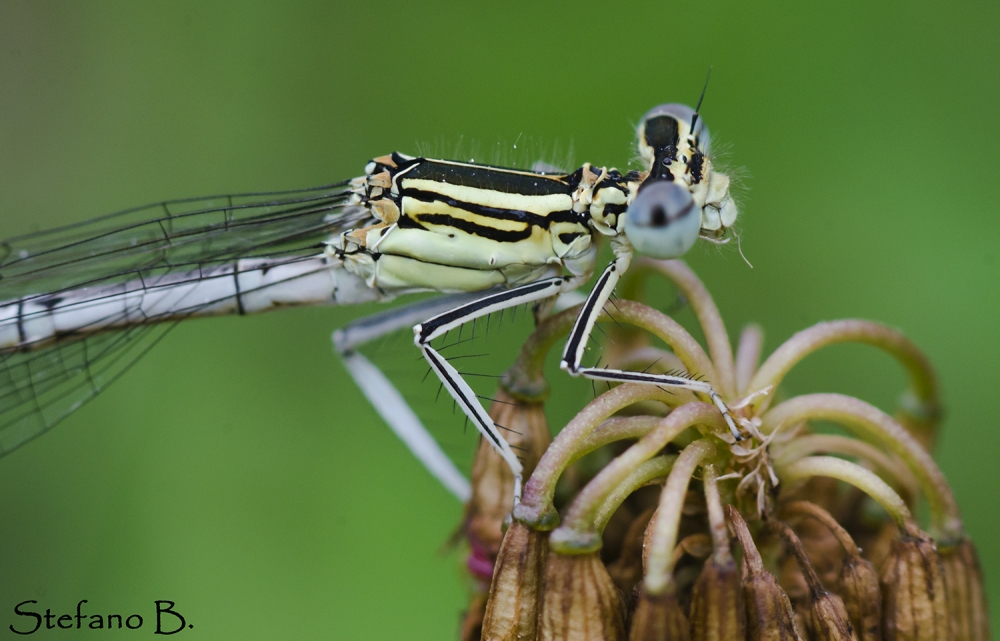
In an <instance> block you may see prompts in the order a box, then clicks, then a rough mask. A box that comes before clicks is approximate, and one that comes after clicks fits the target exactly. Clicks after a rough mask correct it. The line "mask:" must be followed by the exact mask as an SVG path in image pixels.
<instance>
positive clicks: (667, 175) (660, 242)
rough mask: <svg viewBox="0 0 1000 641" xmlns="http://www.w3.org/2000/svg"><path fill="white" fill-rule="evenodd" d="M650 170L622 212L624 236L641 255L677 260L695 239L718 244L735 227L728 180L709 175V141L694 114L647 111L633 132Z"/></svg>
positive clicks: (668, 107) (673, 108)
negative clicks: (700, 238)
mask: <svg viewBox="0 0 1000 641" xmlns="http://www.w3.org/2000/svg"><path fill="white" fill-rule="evenodd" d="M636 137H637V138H638V150H639V156H640V157H641V158H642V161H643V163H644V164H645V165H646V166H647V167H648V168H649V171H648V173H647V174H646V176H645V178H644V180H643V182H642V184H641V185H639V188H638V193H637V194H636V196H635V198H634V200H633V201H632V203H631V204H630V205H629V208H628V210H627V213H626V232H625V233H626V236H628V239H629V240H630V241H631V242H632V245H633V246H634V247H635V249H636V250H638V251H639V252H641V253H644V254H646V255H648V256H652V257H656V258H676V257H678V256H680V255H682V254H683V253H684V252H686V251H687V250H688V249H690V248H691V246H692V245H694V241H695V240H697V239H698V236H699V235H700V236H704V237H706V238H709V239H718V238H720V237H721V236H723V235H725V232H726V230H727V229H728V228H729V227H731V226H732V225H733V223H735V222H736V216H737V208H736V204H735V203H734V202H733V199H732V197H731V196H730V194H729V178H728V177H727V176H726V175H725V174H721V173H718V172H716V171H713V167H712V161H711V159H710V158H709V157H708V152H709V145H710V142H711V138H710V136H709V133H708V127H707V126H705V121H704V120H703V119H702V118H701V115H700V114H699V113H698V110H697V109H692V108H691V107H689V106H687V105H682V104H678V103H669V104H665V105H660V106H658V107H654V108H653V109H650V110H649V111H648V112H647V113H646V115H645V116H643V118H642V120H641V121H640V122H639V126H638V127H637V129H636Z"/></svg>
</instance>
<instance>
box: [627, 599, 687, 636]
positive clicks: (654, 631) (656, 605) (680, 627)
mask: <svg viewBox="0 0 1000 641" xmlns="http://www.w3.org/2000/svg"><path fill="white" fill-rule="evenodd" d="M689 630H690V627H689V625H688V620H687V617H685V616H684V612H683V611H682V610H681V606H680V605H679V604H678V603H677V593H676V592H675V591H674V590H666V591H665V592H663V593H662V594H649V593H647V592H646V591H645V590H643V591H642V593H641V594H640V595H639V603H638V605H637V606H636V608H635V612H634V613H633V614H632V628H631V631H630V632H629V637H628V638H629V641H663V640H665V639H668V640H669V641H687V640H688V639H689V638H690V632H689Z"/></svg>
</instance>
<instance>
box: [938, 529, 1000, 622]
mask: <svg viewBox="0 0 1000 641" xmlns="http://www.w3.org/2000/svg"><path fill="white" fill-rule="evenodd" d="M940 554H941V561H942V568H943V569H944V584H945V589H946V590H947V592H948V620H949V621H950V622H951V639H952V641H988V639H990V618H989V612H988V611H987V608H986V593H985V591H984V589H983V571H982V569H981V568H980V566H979V555H978V554H977V553H976V546H975V545H973V544H972V541H969V540H968V539H966V540H963V541H961V542H960V543H958V544H957V545H953V546H948V547H946V548H942V549H941V550H940Z"/></svg>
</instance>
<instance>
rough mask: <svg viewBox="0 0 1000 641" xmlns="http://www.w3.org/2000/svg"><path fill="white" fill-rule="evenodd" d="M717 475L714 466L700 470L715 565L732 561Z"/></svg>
mask: <svg viewBox="0 0 1000 641" xmlns="http://www.w3.org/2000/svg"><path fill="white" fill-rule="evenodd" d="M717 478H718V475H717V474H716V472H715V466H714V465H706V466H705V467H704V469H703V470H702V483H703V484H704V486H705V506H706V508H707V509H708V527H709V531H710V533H711V535H712V557H713V558H714V559H715V561H716V563H720V564H723V563H728V562H729V561H731V560H732V554H731V552H730V551H729V534H728V533H727V532H726V515H725V513H724V512H723V510H722V497H721V496H719V484H718V480H717Z"/></svg>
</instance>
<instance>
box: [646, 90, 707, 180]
mask: <svg viewBox="0 0 1000 641" xmlns="http://www.w3.org/2000/svg"><path fill="white" fill-rule="evenodd" d="M692 126H693V131H692ZM636 138H637V139H638V146H639V155H640V156H641V157H642V160H643V163H645V164H646V166H647V167H650V170H651V171H653V172H656V171H657V168H656V167H655V166H654V165H656V164H662V161H663V160H670V161H673V160H676V159H677V153H678V150H679V149H681V148H682V147H687V148H693V149H692V151H695V150H697V151H698V152H700V153H701V154H702V155H707V154H708V150H709V143H710V140H711V138H710V136H709V133H708V127H706V126H705V121H704V119H702V118H701V116H700V115H699V114H698V112H696V111H695V110H694V109H692V108H691V107H689V106H687V105H682V104H680V103H677V102H672V103H669V104H665V105H659V106H658V107H653V108H652V109H650V110H649V111H648V112H646V115H645V116H643V117H642V120H641V121H639V126H638V127H637V128H636ZM657 161H660V163H657Z"/></svg>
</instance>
